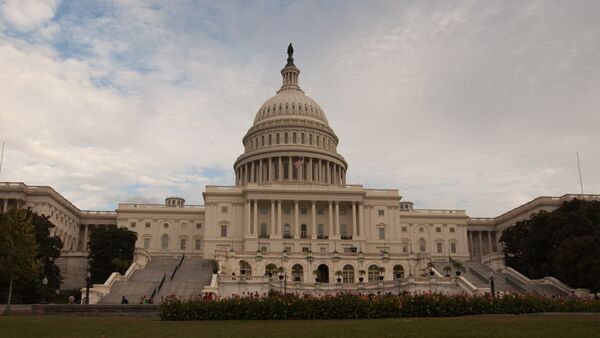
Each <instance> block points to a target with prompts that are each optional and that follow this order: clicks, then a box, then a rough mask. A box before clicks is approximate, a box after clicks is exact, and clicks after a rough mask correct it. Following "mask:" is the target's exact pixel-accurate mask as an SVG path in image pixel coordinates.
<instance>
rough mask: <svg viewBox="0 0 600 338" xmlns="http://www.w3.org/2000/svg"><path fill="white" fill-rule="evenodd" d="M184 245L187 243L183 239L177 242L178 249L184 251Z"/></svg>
mask: <svg viewBox="0 0 600 338" xmlns="http://www.w3.org/2000/svg"><path fill="white" fill-rule="evenodd" d="M186 244H187V241H186V240H185V239H181V241H180V242H179V249H181V250H185V245H186Z"/></svg>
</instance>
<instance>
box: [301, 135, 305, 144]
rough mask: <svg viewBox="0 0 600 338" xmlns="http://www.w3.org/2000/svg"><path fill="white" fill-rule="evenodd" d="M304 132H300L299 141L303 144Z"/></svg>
mask: <svg viewBox="0 0 600 338" xmlns="http://www.w3.org/2000/svg"><path fill="white" fill-rule="evenodd" d="M304 141H305V140H304V133H302V134H300V143H302V144H304Z"/></svg>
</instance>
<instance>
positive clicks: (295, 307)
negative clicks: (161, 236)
mask: <svg viewBox="0 0 600 338" xmlns="http://www.w3.org/2000/svg"><path fill="white" fill-rule="evenodd" d="M536 312H600V301H599V300H571V299H547V298H541V297H537V296H531V295H525V296H524V295H505V296H504V297H502V298H491V297H487V296H467V295H452V296H449V295H443V294H438V293H434V294H422V295H397V296H396V295H385V296H377V297H373V296H371V297H369V296H357V295H350V294H341V295H337V296H325V297H320V298H316V297H299V296H295V295H286V296H282V295H270V296H269V297H265V298H231V299H222V300H209V301H207V300H191V301H181V300H178V299H176V298H172V297H171V298H166V299H164V300H163V303H162V305H161V307H160V318H161V319H162V320H233V319H253V320H272V319H275V320H277V319H280V320H284V319H285V320H288V319H357V318H362V319H367V318H399V317H451V316H465V315H479V314H523V313H536Z"/></svg>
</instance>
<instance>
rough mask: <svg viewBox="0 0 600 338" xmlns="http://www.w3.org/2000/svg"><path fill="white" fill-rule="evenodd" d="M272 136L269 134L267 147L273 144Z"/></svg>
mask: <svg viewBox="0 0 600 338" xmlns="http://www.w3.org/2000/svg"><path fill="white" fill-rule="evenodd" d="M272 136H273V135H272V134H269V145H271V144H273V137H272Z"/></svg>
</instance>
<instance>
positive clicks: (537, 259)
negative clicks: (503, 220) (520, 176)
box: [500, 199, 600, 291]
mask: <svg viewBox="0 0 600 338" xmlns="http://www.w3.org/2000/svg"><path fill="white" fill-rule="evenodd" d="M500 241H501V242H502V243H503V244H504V253H505V256H506V264H507V265H508V266H510V267H512V268H514V269H516V270H518V271H520V272H522V273H524V274H525V275H527V276H529V277H530V278H541V277H545V276H555V277H557V278H558V279H560V280H563V281H565V282H566V283H568V284H569V285H571V286H572V287H578V288H590V289H592V290H593V291H596V290H598V289H600V202H597V201H582V200H579V199H574V200H572V201H569V202H565V203H563V205H562V206H561V207H559V208H558V209H556V210H554V211H552V212H547V211H540V212H539V213H537V214H534V215H532V216H531V217H530V218H529V219H527V220H524V221H520V222H517V223H516V224H515V225H514V226H513V227H510V228H508V229H507V230H505V231H504V232H503V233H502V236H501V238H500Z"/></svg>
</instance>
